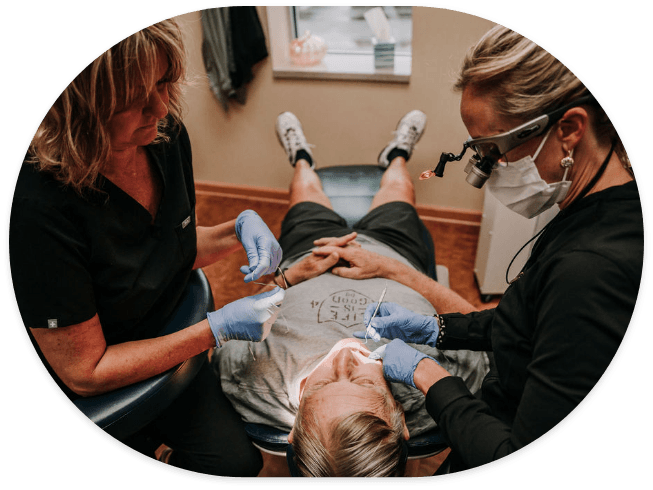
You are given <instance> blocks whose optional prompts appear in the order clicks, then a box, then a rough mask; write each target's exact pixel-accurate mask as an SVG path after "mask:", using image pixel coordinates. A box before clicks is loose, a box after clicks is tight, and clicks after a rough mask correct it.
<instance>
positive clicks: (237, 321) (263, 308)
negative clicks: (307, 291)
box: [206, 287, 286, 347]
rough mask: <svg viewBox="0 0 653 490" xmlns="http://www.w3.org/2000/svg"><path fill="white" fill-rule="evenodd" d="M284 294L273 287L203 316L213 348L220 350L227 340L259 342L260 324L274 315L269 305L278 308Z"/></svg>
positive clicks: (281, 290)
mask: <svg viewBox="0 0 653 490" xmlns="http://www.w3.org/2000/svg"><path fill="white" fill-rule="evenodd" d="M285 294H286V293H285V291H284V290H283V289H281V288H280V287H276V288H274V289H273V290H272V291H267V292H265V293H260V294H257V295H255V296H248V297H246V298H241V299H239V300H236V301H234V302H233V303H229V304H228V305H225V306H224V307H222V308H220V309H219V310H217V311H211V312H209V313H207V315H206V318H207V319H208V320H209V325H210V326H211V331H212V332H213V336H214V337H215V342H216V345H217V346H218V347H221V346H222V345H223V344H224V343H225V342H227V341H229V340H250V341H252V342H259V341H260V340H261V337H262V336H263V324H264V323H265V322H266V321H267V320H268V319H269V318H270V317H271V316H272V315H273V314H274V308H275V306H273V305H277V306H278V305H280V304H281V302H282V301H283V297H284V295H285Z"/></svg>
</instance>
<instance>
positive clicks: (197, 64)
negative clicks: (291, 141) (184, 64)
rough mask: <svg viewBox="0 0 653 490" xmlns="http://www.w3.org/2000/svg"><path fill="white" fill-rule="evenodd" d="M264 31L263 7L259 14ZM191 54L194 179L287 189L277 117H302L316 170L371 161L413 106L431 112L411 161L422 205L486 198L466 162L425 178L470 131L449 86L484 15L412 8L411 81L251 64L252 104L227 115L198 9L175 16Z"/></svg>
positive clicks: (472, 203) (476, 205) (477, 204)
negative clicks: (214, 89)
mask: <svg viewBox="0 0 653 490" xmlns="http://www.w3.org/2000/svg"><path fill="white" fill-rule="evenodd" d="M259 15H260V18H261V22H262V23H263V26H264V28H267V17H266V13H265V8H264V7H260V8H259ZM178 20H179V21H180V24H181V26H182V29H183V31H184V35H185V38H186V43H187V49H188V51H189V54H190V74H191V76H194V77H196V82H195V84H194V86H191V87H189V88H188V89H187V92H186V103H187V106H188V107H187V113H186V116H185V121H186V125H187V127H188V130H189V132H190V136H191V141H192V145H193V155H194V166H195V175H196V178H197V179H198V180H206V181H219V182H226V183H233V184H245V185H253V186H262V187H271V188H276V189H286V188H287V187H288V183H289V182H290V178H291V176H292V168H291V166H290V165H289V163H288V159H287V157H286V155H285V153H284V152H283V150H282V149H281V147H280V145H279V143H278V141H277V138H276V134H275V131H274V122H275V119H276V117H277V115H278V114H279V113H281V112H283V111H292V112H294V113H295V114H296V115H297V116H298V117H299V119H300V120H301V121H302V124H303V127H304V132H305V133H306V136H307V139H308V141H309V143H312V144H314V145H315V148H314V150H313V154H314V156H315V160H316V162H317V165H318V166H327V165H335V164H338V165H340V164H342V165H346V164H354V163H374V162H375V161H376V158H377V156H378V153H379V151H380V150H381V149H382V148H383V147H384V146H385V145H386V143H387V142H388V141H389V139H390V138H391V132H392V130H393V129H394V128H395V125H396V123H397V121H398V120H399V118H401V116H402V115H403V114H405V113H406V112H408V111H409V110H411V109H421V110H422V111H424V112H425V113H426V114H427V116H428V118H429V119H428V124H427V129H426V132H425V134H424V136H423V137H422V140H421V141H420V142H419V143H418V146H417V149H416V150H415V153H414V154H413V158H412V159H411V161H410V168H411V172H412V175H413V178H414V179H415V182H416V193H417V201H418V203H419V204H427V205H437V206H447V207H455V208H462V209H476V210H477V209H481V208H482V192H481V191H479V190H477V189H474V188H473V187H471V186H470V185H469V184H467V183H466V182H465V179H464V177H465V174H464V172H463V170H462V168H463V166H464V162H466V158H465V159H463V161H462V162H458V163H451V164H449V167H448V168H447V172H446V174H445V177H444V179H438V178H436V177H434V178H432V179H430V180H428V181H419V180H417V177H418V176H419V174H420V173H421V172H422V171H423V170H426V169H433V168H434V167H435V165H436V163H437V160H438V158H439V155H440V153H441V152H442V151H447V152H455V153H458V152H459V151H460V149H461V148H462V143H463V141H464V140H465V139H466V138H467V132H466V131H465V128H464V126H463V124H462V122H461V120H460V116H459V111H458V106H459V100H460V96H459V95H458V94H455V93H454V92H453V91H452V90H451V86H452V82H453V80H454V79H455V75H456V72H457V70H458V67H459V64H460V61H461V59H462V56H463V54H464V52H465V51H466V49H467V47H468V46H470V45H471V44H472V43H473V42H475V41H476V40H477V39H478V38H479V37H480V36H481V35H482V34H483V33H484V32H485V31H486V30H488V29H489V28H490V27H491V26H492V24H491V23H490V22H489V21H486V20H484V19H480V18H478V17H474V16H470V15H467V14H462V13H458V12H453V11H449V10H442V9H435V8H430V7H414V9H413V68H412V76H411V80H410V83H409V84H392V83H375V82H346V81H316V80H280V79H274V78H273V77H272V64H271V62H270V60H269V59H266V60H264V61H262V62H261V63H259V64H258V65H257V67H256V68H255V72H254V80H253V81H252V82H251V83H250V84H249V85H248V92H247V103H246V104H245V105H244V106H241V105H239V104H235V103H234V104H232V105H231V108H230V110H229V112H228V113H225V111H224V110H223V109H222V107H221V106H220V105H219V104H218V102H217V100H216V99H215V97H214V96H213V94H212V93H211V91H210V89H209V87H208V84H207V81H206V72H205V70H204V64H203V61H202V56H201V42H202V29H201V22H200V17H199V13H198V12H193V13H189V14H186V15H182V16H180V17H178Z"/></svg>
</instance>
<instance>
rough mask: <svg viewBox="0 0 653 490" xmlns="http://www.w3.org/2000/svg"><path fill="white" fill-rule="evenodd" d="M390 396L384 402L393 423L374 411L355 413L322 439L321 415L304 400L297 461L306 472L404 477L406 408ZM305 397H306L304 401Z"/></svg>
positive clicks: (297, 420)
mask: <svg viewBox="0 0 653 490" xmlns="http://www.w3.org/2000/svg"><path fill="white" fill-rule="evenodd" d="M387 398H389V397H387ZM387 398H386V399H385V400H384V402H383V405H385V408H386V410H387V411H388V416H389V420H390V423H388V422H386V421H385V420H384V419H382V418H381V417H378V416H377V415H375V414H373V413H369V412H357V413H353V414H350V415H347V416H345V417H343V418H342V419H340V420H338V421H336V422H335V423H334V424H333V427H332V428H331V429H330V430H329V434H330V438H329V440H328V441H322V440H320V437H319V435H318V434H319V432H320V431H319V430H318V420H317V417H316V416H315V413H314V411H313V410H311V409H310V408H307V404H306V403H302V404H301V405H300V407H299V410H298V412H297V417H296V418H295V425H294V428H293V443H292V446H293V451H294V453H295V464H296V466H297V468H298V469H299V471H300V472H301V473H302V475H303V476H315V477H318V476H339V477H346V476H368V477H382V476H402V475H403V472H404V468H405V464H404V463H405V462H404V461H402V457H401V453H402V444H403V437H404V411H403V408H402V406H401V404H400V403H398V402H395V401H394V400H391V401H390V400H387ZM305 399H306V396H305V397H304V399H303V400H302V402H304V401H305ZM327 447H328V448H329V449H327Z"/></svg>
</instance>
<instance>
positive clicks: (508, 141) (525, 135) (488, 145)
mask: <svg viewBox="0 0 653 490" xmlns="http://www.w3.org/2000/svg"><path fill="white" fill-rule="evenodd" d="M592 103H596V100H595V99H594V97H593V96H592V95H586V96H584V97H581V98H579V99H576V100H575V101H574V102H572V103H570V104H567V105H565V106H563V107H561V108H559V109H556V110H554V111H552V112H550V113H548V114H545V115H543V116H539V117H536V118H535V119H532V120H531V121H528V122H527V123H524V124H522V125H521V126H517V127H516V128H514V129H511V130H510V131H507V132H505V133H501V134H497V135H494V136H486V137H484V138H470V139H468V140H467V141H465V143H464V144H463V149H462V151H461V152H460V153H459V154H458V155H454V154H453V153H442V155H440V161H439V162H438V165H437V166H436V167H435V170H432V171H431V170H428V171H426V172H424V173H423V174H422V176H421V177H420V178H421V179H428V178H429V177H431V176H433V175H437V176H438V177H442V176H443V175H444V167H445V165H446V164H447V163H449V162H454V161H456V162H457V161H460V159H462V157H463V155H464V154H465V152H466V151H467V148H471V149H472V151H474V155H472V157H471V158H470V159H469V162H468V163H467V166H466V167H465V173H467V179H466V180H467V182H469V183H470V184H471V185H473V186H474V187H476V188H478V189H480V188H481V187H483V184H485V181H486V180H487V179H489V178H490V174H491V173H492V170H493V169H495V168H496V167H497V165H498V162H499V160H500V159H501V158H502V157H503V155H505V154H506V153H508V152H509V151H510V150H512V149H514V148H516V147H518V146H519V145H522V144H524V143H526V142H527V141H529V140H530V139H532V138H535V137H536V136H539V135H541V134H543V133H544V132H545V131H547V130H548V129H549V128H550V127H551V126H552V125H553V124H555V123H556V122H558V121H559V120H560V119H561V118H562V116H564V114H565V113H566V112H567V111H568V110H569V109H571V108H572V107H578V106H580V105H583V104H592Z"/></svg>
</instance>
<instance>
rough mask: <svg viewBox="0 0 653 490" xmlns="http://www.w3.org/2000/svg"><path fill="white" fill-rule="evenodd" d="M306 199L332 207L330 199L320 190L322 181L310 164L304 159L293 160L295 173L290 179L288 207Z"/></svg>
mask: <svg viewBox="0 0 653 490" xmlns="http://www.w3.org/2000/svg"><path fill="white" fill-rule="evenodd" d="M306 201H310V202H316V203H318V204H322V205H323V206H326V207H327V208H329V209H333V207H332V206H331V201H329V198H328V197H327V195H326V194H325V193H324V191H323V190H322V182H321V181H320V178H319V177H318V175H317V174H316V173H315V170H313V169H312V168H311V164H310V163H309V162H308V161H306V160H304V159H299V160H297V162H295V173H294V175H293V178H292V180H291V181H290V207H293V206H294V205H295V204H297V203H300V202H306Z"/></svg>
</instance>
